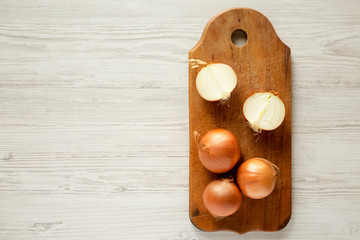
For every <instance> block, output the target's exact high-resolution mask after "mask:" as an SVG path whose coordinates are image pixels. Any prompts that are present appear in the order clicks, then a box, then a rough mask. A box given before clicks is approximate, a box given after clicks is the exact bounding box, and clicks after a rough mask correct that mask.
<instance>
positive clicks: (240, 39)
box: [231, 29, 247, 47]
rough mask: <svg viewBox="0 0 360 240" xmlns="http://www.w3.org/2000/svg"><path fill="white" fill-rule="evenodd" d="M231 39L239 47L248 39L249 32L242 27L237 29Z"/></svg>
mask: <svg viewBox="0 0 360 240" xmlns="http://www.w3.org/2000/svg"><path fill="white" fill-rule="evenodd" d="M231 41H232V43H233V44H234V45H235V46H237V47H241V46H243V45H244V44H245V43H246V41H247V34H246V32H245V31H244V30H241V29H236V30H235V31H234V32H233V33H232V34H231Z"/></svg>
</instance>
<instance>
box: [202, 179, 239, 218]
mask: <svg viewBox="0 0 360 240" xmlns="http://www.w3.org/2000/svg"><path fill="white" fill-rule="evenodd" d="M203 202H204V204H205V207H206V209H207V210H208V211H209V212H210V213H211V215H213V216H214V217H215V218H216V219H218V220H219V219H221V218H223V217H227V216H229V215H231V214H233V213H235V212H236V211H237V210H238V209H239V208H240V205H241V202H242V196H241V192H240V190H239V188H238V187H237V186H236V184H235V183H234V182H233V181H232V179H222V180H214V181H212V182H210V183H209V184H208V185H207V186H206V188H205V190H204V192H203Z"/></svg>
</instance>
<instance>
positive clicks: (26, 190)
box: [0, 0, 360, 240]
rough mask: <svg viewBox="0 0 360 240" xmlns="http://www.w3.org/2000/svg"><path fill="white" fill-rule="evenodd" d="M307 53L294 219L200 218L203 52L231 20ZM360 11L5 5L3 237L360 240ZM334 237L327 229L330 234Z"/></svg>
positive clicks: (33, 1) (356, 7)
mask: <svg viewBox="0 0 360 240" xmlns="http://www.w3.org/2000/svg"><path fill="white" fill-rule="evenodd" d="M241 6H248V7H251V8H254V9H257V10H259V11H260V12H262V13H264V14H265V15H266V16H267V17H268V18H269V19H270V20H271V22H272V24H273V25H274V27H275V28H276V31H277V34H278V35H279V36H280V38H281V39H282V40H284V41H285V42H286V43H287V44H288V45H289V46H291V50H292V52H291V53H292V90H293V91H292V94H293V95H292V100H293V101H292V106H293V109H294V111H293V114H292V130H293V135H292V140H293V145H292V150H293V156H292V164H293V166H292V167H293V168H292V201H293V209H292V212H293V214H292V218H291V221H290V223H289V224H288V225H287V227H286V228H284V229H283V230H282V231H278V232H272V233H264V232H249V233H247V234H244V235H242V236H241V237H239V236H238V235H237V234H235V233H232V232H228V231H223V232H213V233H208V232H203V231H199V230H198V229H197V228H195V227H194V226H193V225H192V224H191V222H190V221H189V217H188V208H189V204H188V197H189V196H188V194H189V192H188V177H189V175H188V167H189V166H188V158H189V156H188V154H189V153H188V144H189V139H188V131H189V129H188V122H189V120H188V99H187V91H188V88H187V84H188V72H187V68H188V64H187V60H188V50H189V49H190V48H192V47H193V46H194V43H195V42H196V41H198V39H199V37H200V35H201V32H202V30H203V28H204V26H205V24H206V22H207V21H208V20H209V19H210V18H211V17H212V16H213V15H214V14H216V13H217V12H219V11H222V10H225V9H228V8H231V7H241ZM359 12H360V2H359V1H358V0H345V1H335V0H319V1H316V4H314V1H310V0H303V1H286V0H283V1H276V2H274V1H272V2H270V1H265V0H244V1H241V2H239V1H235V0H228V1H216V2H211V4H209V2H208V1H204V0H174V1H168V2H165V1H163V0H152V1H144V0H139V1H118V0H104V1H99V0H87V1H82V0H72V1H64V0H52V1H43V0H19V1H13V0H1V1H0V239H1V240H3V239H4V240H69V239H71V240H88V239H94V240H109V239H128V240H138V239H149V240H175V239H176V240H189V239H191V240H209V239H211V240H234V239H239V238H241V239H246V240H258V239H266V240H277V239H292V240H304V239H312V240H323V239H329V240H358V239H360V231H359V226H360V219H359V217H358V216H359V213H360V174H359V172H360V161H359V158H358V156H359V154H360V149H359V143H360V138H359V136H360V105H359V102H360V94H359V90H360V81H359V76H360V68H359V63H360V55H359V49H360V41H359V40H358V39H359V38H360V31H359V29H360V21H359V17H358V16H359ZM319 233H320V234H319Z"/></svg>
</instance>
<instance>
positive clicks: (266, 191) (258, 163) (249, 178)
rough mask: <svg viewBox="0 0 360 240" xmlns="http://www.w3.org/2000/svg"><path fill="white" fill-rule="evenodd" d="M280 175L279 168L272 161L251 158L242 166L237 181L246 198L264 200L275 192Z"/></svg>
mask: <svg viewBox="0 0 360 240" xmlns="http://www.w3.org/2000/svg"><path fill="white" fill-rule="evenodd" d="M279 174H280V170H279V168H278V167H277V166H276V165H275V164H273V163H271V162H270V161H268V160H266V159H263V158H251V159H249V160H246V161H245V162H243V163H242V164H241V165H240V167H239V169H238V171H237V175H236V181H237V184H238V186H239V187H240V189H241V192H242V193H243V194H244V195H245V196H247V197H249V198H252V199H262V198H265V197H267V196H269V195H270V194H271V193H272V192H273V190H274V188H275V184H276V179H277V177H278V175H279Z"/></svg>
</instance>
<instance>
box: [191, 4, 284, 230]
mask: <svg viewBox="0 0 360 240" xmlns="http://www.w3.org/2000/svg"><path fill="white" fill-rule="evenodd" d="M236 29H242V30H243V31H245V32H246V34H247V42H246V43H245V44H244V45H243V46H241V47H237V46H235V45H234V44H233V43H232V41H231V35H232V33H233V32H234V31H235V30H236ZM189 59H199V60H202V61H205V62H209V63H225V64H228V65H229V66H231V67H232V68H233V69H234V70H235V72H236V75H237V78H238V83H237V86H236V88H235V90H234V91H233V92H232V95H231V97H230V99H229V100H228V101H227V102H226V103H225V104H222V103H219V102H208V101H206V100H204V99H203V98H201V96H200V95H199V93H198V92H197V90H196V82H195V80H196V76H197V74H198V72H199V71H200V68H192V65H189V118H190V119H189V120H190V126H189V127H190V129H189V135H190V156H189V157H190V166H189V170H190V174H189V175H190V176H189V177H190V182H189V185H190V187H189V188H190V189H189V191H190V193H189V198H190V207H189V215H190V220H191V221H192V223H193V224H194V225H195V226H196V227H198V228H199V229H201V230H204V231H216V230H231V231H235V232H238V233H245V232H249V231H278V230H280V229H282V228H284V227H285V226H286V225H287V223H288V221H289V220H290V216H291V66H290V48H289V47H287V46H286V45H285V44H284V43H283V42H282V41H281V40H280V39H279V37H278V36H277V34H276V32H275V30H274V28H273V26H272V25H271V23H270V21H269V20H268V19H267V18H266V17H265V16H264V15H262V14H261V13H259V12H257V11H255V10H253V9H248V8H236V9H230V10H227V11H225V12H222V13H220V14H218V15H216V16H215V17H213V18H212V19H211V20H210V21H209V23H208V24H207V25H206V27H205V29H204V32H203V34H202V36H201V38H200V40H199V42H198V43H197V44H196V46H195V47H194V48H193V49H191V50H190V52H189ZM265 91H275V92H277V93H278V96H279V97H280V98H281V99H282V100H283V102H284V104H285V109H286V116H285V119H284V122H283V123H282V124H281V125H280V127H279V128H277V129H275V130H273V131H268V132H265V131H263V132H262V133H261V134H260V136H259V138H258V137H257V136H255V135H254V132H253V130H252V129H250V128H249V127H248V126H247V125H246V121H245V118H244V116H243V113H242V107H243V104H244V101H245V100H246V98H247V97H248V96H249V95H250V94H251V93H253V92H265ZM215 128H224V129H228V130H230V131H232V132H233V133H234V134H235V136H236V137H237V139H238V140H239V143H240V147H241V150H242V157H241V159H240V162H239V164H241V162H243V161H244V160H247V159H250V158H252V157H261V158H266V159H268V160H270V161H272V162H273V163H275V164H276V165H277V166H279V168H280V171H281V172H280V176H279V178H278V180H277V182H276V186H275V189H274V191H273V192H272V193H271V195H269V196H268V197H266V198H264V199H261V200H253V199H250V198H247V197H245V196H243V202H242V205H241V207H240V209H239V210H238V211H237V212H236V213H235V214H234V215H231V216H229V217H226V218H224V219H222V220H220V221H217V220H215V219H214V218H213V217H212V216H211V215H210V213H209V212H208V211H207V210H206V208H205V206H204V204H203V201H202V193H203V190H204V188H205V187H206V185H207V184H208V183H209V182H211V181H212V180H214V179H219V178H223V177H227V176H229V175H231V176H232V177H235V176H236V170H237V167H238V165H239V164H238V165H237V166H236V167H235V168H234V169H233V170H232V171H230V172H229V173H225V174H215V173H211V172H210V171H208V170H207V169H205V168H204V167H203V166H202V164H201V162H200V160H199V157H198V153H197V147H196V143H195V141H194V138H193V132H194V131H195V130H196V131H198V132H199V133H200V134H202V135H204V134H205V133H206V132H207V131H209V130H211V129H215Z"/></svg>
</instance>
